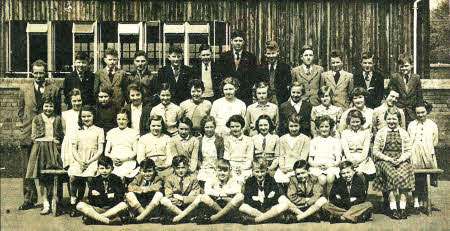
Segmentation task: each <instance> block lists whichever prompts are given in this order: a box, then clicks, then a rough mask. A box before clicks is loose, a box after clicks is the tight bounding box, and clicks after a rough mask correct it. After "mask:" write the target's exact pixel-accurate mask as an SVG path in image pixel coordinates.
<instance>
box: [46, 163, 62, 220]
mask: <svg viewBox="0 0 450 231" xmlns="http://www.w3.org/2000/svg"><path fill="white" fill-rule="evenodd" d="M41 174H49V175H53V176H54V178H53V189H50V190H53V199H52V212H53V215H54V216H55V217H56V216H57V215H58V213H57V211H58V210H57V209H58V202H59V201H58V200H59V198H58V195H59V193H63V192H59V187H58V183H59V180H60V179H59V177H60V176H63V175H66V174H67V171H66V170H64V169H51V170H50V169H47V170H42V171H41Z"/></svg>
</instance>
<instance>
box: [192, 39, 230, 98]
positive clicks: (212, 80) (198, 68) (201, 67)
mask: <svg viewBox="0 0 450 231" xmlns="http://www.w3.org/2000/svg"><path fill="white" fill-rule="evenodd" d="M199 52H200V59H201V62H200V63H197V64H195V65H194V67H193V68H192V73H193V76H194V78H198V79H200V80H201V81H202V82H203V84H204V86H205V90H204V91H203V95H202V98H204V99H206V100H209V101H210V102H211V103H212V102H214V100H216V99H218V98H220V97H221V96H222V95H223V92H221V89H220V83H221V82H222V73H221V70H220V65H219V64H217V63H216V62H213V61H212V60H211V55H212V52H211V47H210V46H209V45H208V44H202V45H201V46H200V48H199Z"/></svg>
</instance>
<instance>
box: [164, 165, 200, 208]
mask: <svg viewBox="0 0 450 231" xmlns="http://www.w3.org/2000/svg"><path fill="white" fill-rule="evenodd" d="M173 194H180V195H182V196H184V201H183V203H185V204H190V203H192V202H193V201H194V200H195V198H196V197H197V196H198V195H199V194H200V185H199V184H198V181H197V175H195V174H190V173H188V174H187V175H186V176H185V177H183V179H181V178H180V177H178V176H177V175H176V174H172V175H169V176H167V177H166V178H165V180H164V195H165V196H166V197H168V198H169V197H172V196H173ZM178 206H179V205H178Z"/></svg>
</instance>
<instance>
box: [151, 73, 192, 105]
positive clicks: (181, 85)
mask: <svg viewBox="0 0 450 231" xmlns="http://www.w3.org/2000/svg"><path fill="white" fill-rule="evenodd" d="M191 79H192V70H191V68H190V67H188V66H185V65H181V66H180V73H179V76H178V81H175V76H174V74H173V69H172V66H171V65H168V66H164V67H162V68H160V69H159V71H158V76H157V77H156V79H155V85H156V88H157V93H158V94H159V91H160V89H161V84H162V83H169V85H170V88H171V91H172V102H173V103H174V104H176V105H180V103H181V102H183V101H185V100H187V99H189V98H190V95H191V89H188V87H187V86H188V83H189V80H191Z"/></svg>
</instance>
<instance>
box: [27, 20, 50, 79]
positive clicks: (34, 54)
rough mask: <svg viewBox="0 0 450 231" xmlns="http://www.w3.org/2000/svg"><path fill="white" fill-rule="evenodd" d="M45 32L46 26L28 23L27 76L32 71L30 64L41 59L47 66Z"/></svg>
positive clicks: (46, 30)
mask: <svg viewBox="0 0 450 231" xmlns="http://www.w3.org/2000/svg"><path fill="white" fill-rule="evenodd" d="M47 32H48V24H33V23H28V24H27V44H28V46H27V49H28V53H27V60H28V63H27V72H28V76H29V73H30V72H31V71H32V70H31V69H30V68H31V66H30V65H31V64H32V63H33V62H34V61H36V60H38V59H41V60H43V61H44V62H47V64H48V52H47V51H48V49H47V45H48V43H47V42H48V39H47V37H48V36H47Z"/></svg>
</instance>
